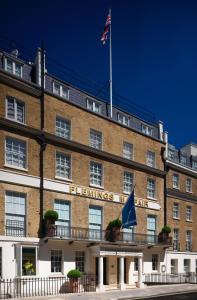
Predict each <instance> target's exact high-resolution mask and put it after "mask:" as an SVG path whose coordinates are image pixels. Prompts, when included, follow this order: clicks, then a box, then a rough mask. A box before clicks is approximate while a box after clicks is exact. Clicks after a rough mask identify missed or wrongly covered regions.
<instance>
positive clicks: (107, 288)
mask: <svg viewBox="0 0 197 300" xmlns="http://www.w3.org/2000/svg"><path fill="white" fill-rule="evenodd" d="M118 289H119V288H118V285H117V284H110V285H105V291H115V290H118Z"/></svg>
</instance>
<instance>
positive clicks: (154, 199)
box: [147, 197, 157, 201]
mask: <svg viewBox="0 0 197 300" xmlns="http://www.w3.org/2000/svg"><path fill="white" fill-rule="evenodd" d="M147 199H148V200H153V201H157V198H152V197H147Z"/></svg>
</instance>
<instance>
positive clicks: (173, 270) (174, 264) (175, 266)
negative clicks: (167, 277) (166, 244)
mask: <svg viewBox="0 0 197 300" xmlns="http://www.w3.org/2000/svg"><path fill="white" fill-rule="evenodd" d="M170 268H171V274H176V273H178V260H177V259H171V265H170Z"/></svg>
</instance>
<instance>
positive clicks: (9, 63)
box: [4, 58, 22, 77]
mask: <svg viewBox="0 0 197 300" xmlns="http://www.w3.org/2000/svg"><path fill="white" fill-rule="evenodd" d="M4 68H5V71H7V72H9V73H11V74H14V75H16V76H19V77H22V65H21V64H20V63H17V62H15V61H14V60H12V59H10V58H5V65H4Z"/></svg>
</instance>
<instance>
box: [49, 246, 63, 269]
mask: <svg viewBox="0 0 197 300" xmlns="http://www.w3.org/2000/svg"><path fill="white" fill-rule="evenodd" d="M52 251H54V252H59V253H61V262H60V271H52V259H51V257H52ZM54 256H57V255H54ZM50 265H51V274H63V250H62V249H51V251H50Z"/></svg>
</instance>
